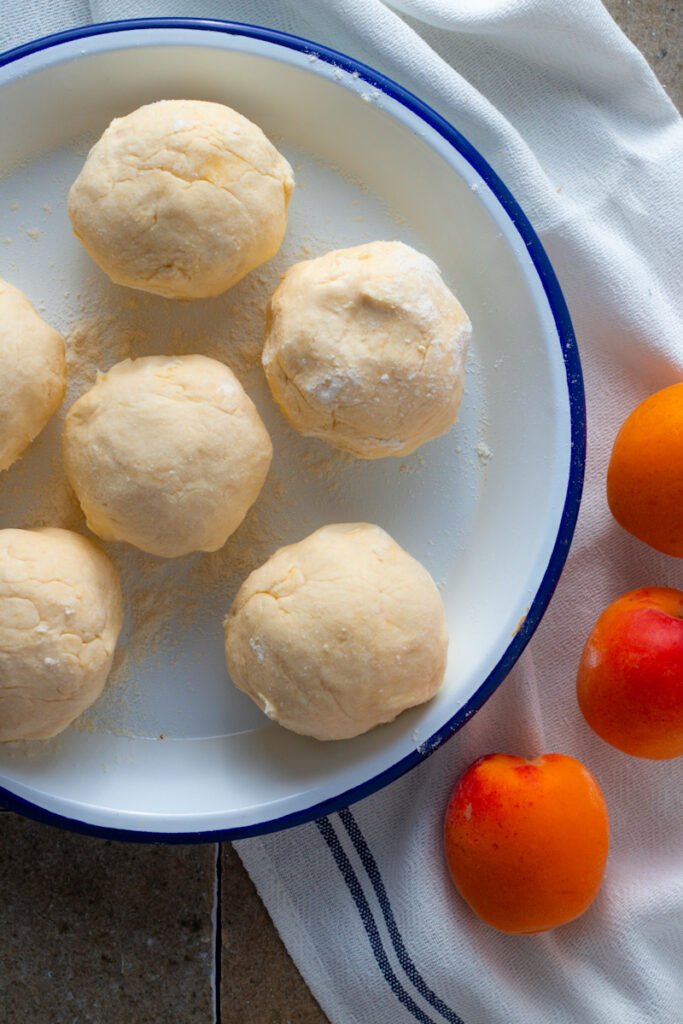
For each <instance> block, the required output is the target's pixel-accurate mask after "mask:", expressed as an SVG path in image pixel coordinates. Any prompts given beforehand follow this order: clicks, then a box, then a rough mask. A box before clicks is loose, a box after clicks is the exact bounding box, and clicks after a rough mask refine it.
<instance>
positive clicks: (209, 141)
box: [69, 100, 294, 299]
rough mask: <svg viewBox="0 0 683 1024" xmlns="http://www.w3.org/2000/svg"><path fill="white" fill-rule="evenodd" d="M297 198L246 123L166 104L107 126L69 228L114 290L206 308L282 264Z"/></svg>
mask: <svg viewBox="0 0 683 1024" xmlns="http://www.w3.org/2000/svg"><path fill="white" fill-rule="evenodd" d="M293 188H294V177H293V174H292V169H291V167H290V166H289V164H288V163H287V161H286V160H285V158H284V157H283V156H282V155H281V154H280V153H278V151H277V150H276V149H275V147H274V146H273V145H272V144H271V143H270V142H269V141H268V139H267V138H266V136H265V135H264V134H263V132H262V131H261V129H260V128H259V127H258V126H257V125H255V124H253V123H252V122H251V121H249V120H248V119H247V118H246V117H243V116H242V115H241V114H238V113H237V112H236V111H235V110H231V109H230V107H226V106H223V105H222V104H220V103H207V102H203V101H198V100H161V101H160V102H158V103H151V104H149V105H147V106H144V107H140V108H139V109H137V110H134V111H133V112H132V113H131V114H128V115H127V116H126V117H120V118H116V119H115V120H114V121H112V123H111V124H110V125H109V127H108V128H107V130H106V131H105V132H104V134H103V135H102V137H101V138H100V139H99V141H98V142H96V143H95V145H94V146H93V148H92V149H91V150H90V153H89V154H88V158H87V160H86V162H85V165H84V167H83V169H82V170H81V173H80V174H79V176H78V178H77V179H76V181H75V182H74V184H73V185H72V187H71V191H70V192H69V217H70V218H71V225H72V227H73V230H74V234H75V235H76V237H77V238H78V239H79V240H80V241H81V242H82V243H83V245H84V246H85V248H86V249H87V251H88V252H89V253H90V255H91V256H92V258H93V259H94V260H95V262H96V263H98V264H99V265H100V267H101V268H102V270H104V271H105V272H106V273H107V274H108V275H109V277H110V278H111V279H112V281H115V282H116V283H117V284H124V285H129V286H130V287H131V288H141V289H143V290H144V291H148V292H155V293H156V294H157V295H165V296H167V297H168V298H176V299H199V298H205V297H207V296H211V295H219V294H220V293H221V292H224V291H225V290H226V289H227V288H230V287H232V285H234V284H236V283H237V282H238V281H240V280H241V279H242V278H243V277H244V276H245V275H246V274H248V273H249V271H250V270H253V269H254V267H257V266H259V264H261V263H263V262H265V260H268V259H270V258H271V256H274V255H275V253H276V252H277V250H278V248H279V247H280V243H281V242H282V238H283V235H284V233H285V227H286V224H287V206H288V203H289V199H290V196H291V194H292V190H293Z"/></svg>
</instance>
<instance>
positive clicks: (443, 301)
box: [263, 242, 472, 459]
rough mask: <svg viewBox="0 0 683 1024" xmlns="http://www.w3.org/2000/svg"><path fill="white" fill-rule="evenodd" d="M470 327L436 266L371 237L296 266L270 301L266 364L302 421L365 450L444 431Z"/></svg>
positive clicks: (298, 424) (383, 450)
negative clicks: (353, 246) (355, 244)
mask: <svg viewBox="0 0 683 1024" xmlns="http://www.w3.org/2000/svg"><path fill="white" fill-rule="evenodd" d="M471 334H472V327H471V324H470V321H469V320H468V318H467V315H466V314H465V312H464V310H463V308H462V306H461V305H460V303H459V302H458V300H457V299H456V298H455V296H454V295H453V294H452V292H450V291H449V290H448V288H447V287H446V285H445V284H444V282H443V280H442V278H441V274H440V273H439V270H438V268H437V266H436V265H435V264H434V263H433V262H432V261H431V260H430V259H429V258H428V257H427V256H424V255H422V253H419V252H416V251H415V250H414V249H411V248H410V246H407V245H404V244H403V243H402V242H371V243H370V244H369V245H359V246H356V247H355V248H353V249H340V250H338V251H336V252H330V253H327V254H326V255H325V256H320V257H318V258H317V259H314V260H306V261H305V262H303V263H297V264H296V265H295V266H293V267H291V268H290V269H289V270H288V271H287V273H286V274H285V275H284V276H283V278H282V281H281V283H280V284H279V285H278V287H277V288H276V290H275V292H274V293H273V296H272V298H271V300H270V304H269V309H268V321H267V327H266V343H265V347H264V350H263V366H264V369H265V371H266V377H267V378H268V383H269V385H270V389H271V391H272V393H273V397H274V399H275V401H276V402H277V404H278V405H279V406H280V409H281V410H282V412H283V413H284V415H285V417H286V418H287V419H288V420H289V422H290V423H291V424H292V426H293V427H295V428H296V429H297V430H299V431H301V433H302V434H307V435H310V436H313V437H319V438H322V440H323V441H328V442H329V443H330V444H332V445H334V446H335V448H342V449H345V450H346V451H350V452H353V454H354V455H357V456H358V457H359V458H362V459H379V458H382V457H383V456H385V455H407V454H408V453H409V452H412V451H414V450H415V448H417V447H419V445H421V444H424V443H425V441H430V440H431V439H432V438H434V437H438V436H439V434H443V433H445V431H447V430H448V429H449V428H450V427H451V426H452V425H453V423H454V422H455V420H456V417H457V414H458V409H459V407H460V401H461V399H462V394H463V388H464V375H465V355H466V353H467V346H468V344H469V340H470V337H471Z"/></svg>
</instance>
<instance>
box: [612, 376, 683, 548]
mask: <svg viewBox="0 0 683 1024" xmlns="http://www.w3.org/2000/svg"><path fill="white" fill-rule="evenodd" d="M607 503H608V505H609V507H610V509H611V512H612V515H613V516H614V518H615V519H616V521H617V522H618V523H619V524H620V525H621V526H623V528H624V529H625V530H627V531H628V532H629V533H632V534H633V536H634V537H637V538H638V539H639V540H642V541H644V543H645V544H649V545H650V547H653V548H655V549H656V550H657V551H663V552H664V554H667V555H675V556H676V557H678V558H683V383H680V384H672V385H671V386H670V387H668V388H664V389H663V390H662V391H657V392H656V393H655V394H654V395H651V396H650V397H649V398H646V399H645V401H644V402H641V403H640V405H638V406H636V408H635V409H634V410H633V412H632V413H631V415H630V416H629V417H628V418H627V419H626V421H625V422H624V424H623V426H622V427H621V430H620V431H619V433H618V434H617V436H616V440H615V442H614V447H613V449H612V455H611V458H610V462H609V468H608V470H607Z"/></svg>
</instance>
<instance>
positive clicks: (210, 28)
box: [0, 18, 586, 843]
mask: <svg viewBox="0 0 683 1024" xmlns="http://www.w3.org/2000/svg"><path fill="white" fill-rule="evenodd" d="M148 29H153V30H159V29H181V30H183V31H187V30H191V31H201V32H215V33H221V34H223V35H230V36H245V37H247V38H250V39H258V40H260V41H262V42H267V43H274V44H276V45H278V46H282V47H285V48H287V49H289V50H297V51H298V52H300V53H304V54H307V55H310V56H315V57H317V58H318V59H319V60H322V61H325V62H326V63H328V64H331V65H333V66H334V67H339V68H343V69H344V70H346V71H349V72H350V73H354V72H355V73H357V75H358V76H359V77H360V78H362V79H363V80H364V81H366V82H367V83H368V84H369V85H372V86H374V87H375V88H377V89H379V90H381V91H382V92H384V93H386V94H387V95H388V96H390V97H391V98H392V99H394V100H397V101H398V102H399V103H401V104H402V105H403V106H404V107H407V108H408V110H410V111H411V112H412V113H413V114H416V115H417V116H418V117H419V118H421V119H422V120H423V121H425V122H426V123H427V124H428V125H429V126H430V127H431V128H433V129H434V130H435V131H436V132H437V133H438V134H439V135H441V136H442V138H444V139H445V140H446V141H447V142H448V143H450V145H451V146H452V147H453V148H454V149H456V150H457V151H458V152H459V153H460V154H461V156H463V157H464V158H465V159H466V160H467V162H468V163H469V164H470V165H471V166H472V167H473V168H474V169H475V170H476V171H477V173H478V174H479V175H480V176H481V178H482V179H483V180H484V181H485V182H486V184H487V185H488V187H489V188H490V189H491V191H492V192H493V194H494V195H495V196H496V198H497V199H498V202H499V203H500V205H501V206H502V207H503V209H504V210H505V212H506V213H507V215H508V217H509V218H510V220H511V221H512V223H513V224H514V226H515V228H516V229H517V231H518V233H519V235H520V236H521V238H522V239H523V241H524V243H525V245H526V247H527V250H528V252H529V256H530V257H531V260H532V262H533V264H534V267H535V269H536V273H537V274H538V277H539V280H540V281H541V284H542V286H543V289H544V291H545V294H546V298H547V299H548V303H549V305H550V309H551V312H552V315H553V319H554V321H555V326H556V328H557V333H558V337H559V341H560V346H561V349H562V355H563V358H564V364H565V371H566V375H567V387H568V392H569V411H570V422H571V431H570V443H571V454H570V466H569V480H568V484H567V494H566V498H565V503H564V508H563V510H562V517H561V520H560V525H559V529H558V532H557V537H556V540H555V544H554V547H553V551H552V554H551V556H550V559H549V561H548V565H547V568H546V571H545V573H544V575H543V579H542V580H541V583H540V585H539V587H538V590H537V591H536V596H535V597H534V600H533V601H532V603H531V605H530V606H529V610H528V611H527V613H526V616H525V617H524V620H523V622H522V623H521V625H520V627H519V629H518V630H517V632H516V633H515V635H514V636H513V638H512V640H511V642H510V643H509V645H508V647H507V648H506V650H505V653H504V654H503V656H502V658H501V659H500V660H499V662H498V663H497V665H496V666H495V668H494V669H493V670H492V671H491V672H490V673H489V675H488V676H487V677H486V679H484V681H483V682H482V684H481V685H480V686H479V688H478V690H477V691H476V693H474V694H473V695H472V697H470V699H469V700H468V701H467V702H466V703H465V704H464V705H463V706H462V707H461V708H460V710H459V711H457V712H456V714H455V715H453V717H452V718H450V719H449V720H448V721H447V722H446V723H445V724H444V725H443V726H442V727H441V728H440V729H438V730H437V732H436V733H434V734H433V735H432V736H431V737H430V738H429V739H428V740H427V741H426V742H425V743H424V744H422V745H421V748H420V750H416V751H414V752H413V753H411V754H408V755H407V756H406V757H404V758H402V759H401V760H400V761H397V762H396V763H395V764H394V765H392V766H391V767H390V768H387V769H385V770H384V771H383V772H380V773H379V775H375V776H374V777H373V778H372V779H368V780H367V781H366V782H363V783H361V784H359V785H357V786H354V787H352V788H351V789H349V790H346V791H345V792H344V793H340V794H339V795H337V796H335V797H330V798H329V799H327V800H323V801H321V802H320V803H317V804H314V805H313V806H311V807H309V808H306V809H304V810H300V811H295V812H292V813H290V814H286V815H283V816H282V817H279V818H273V819H271V820H270V821H264V822H261V823H259V824H256V825H247V826H238V827H233V828H223V829H215V830H210V831H202V832H147V831H145V832H141V831H137V830H133V829H125V828H113V827H109V826H105V825H95V824H90V823H89V822H85V821H80V820H79V819H78V818H69V817H65V816H64V815H61V814H57V813H55V812H53V811H48V810H46V809H45V808H43V807H40V806H39V805H37V804H33V803H31V802H30V801H29V800H25V799H23V797H19V796H17V795H16V794H14V793H12V792H10V791H9V790H6V789H3V788H2V787H0V804H4V806H5V808H6V809H7V810H11V811H16V812H17V813H19V814H22V815H24V816H26V817H28V818H33V819H35V820H37V821H42V822H45V823H47V824H51V825H56V826H58V827H60V828H65V829H69V830H70V831H72V832H81V833H83V834H85V835H93V836H100V837H102V838H106V839H119V840H125V841H127V842H138V843H159V842H163V843H208V842H217V841H220V840H227V839H230V840H233V839H246V838H248V837H250V836H256V835H265V834H266V833H268V832H277V831H280V830H282V829H286V828H292V827H294V826H296V825H303V824H305V823H307V822H310V821H313V820H314V819H317V818H321V817H324V816H325V815H327V814H331V813H333V812H334V811H338V810H340V809H342V808H344V807H347V806H348V805H349V804H352V803H355V802H356V801H358V800H362V799H363V798H364V797H366V796H370V794H372V793H375V792H376V791H377V790H379V789H382V788H383V787H384V786H386V785H388V784H389V783H390V782H393V781H394V780H395V779H398V778H399V777H400V776H401V775H404V774H405V773H406V772H408V771H410V769H411V768H414V767H415V766H416V765H417V764H419V763H420V762H421V761H423V760H425V759H426V758H427V757H428V756H429V755H430V754H432V753H433V752H434V751H435V750H437V749H438V748H439V747H440V746H441V745H442V744H443V743H445V742H446V740H448V739H450V737H451V736H453V734H454V733H455V732H457V730H458V729H461V728H462V726H463V725H464V724H465V723H466V722H467V721H468V720H469V719H470V718H471V717H472V715H473V714H474V713H475V712H476V711H478V710H479V708H481V706H482V705H483V704H484V703H485V701H486V700H488V698H489V697H490V696H491V694H492V693H493V692H494V690H496V689H497V688H498V686H499V685H500V684H501V683H502V681H503V680H504V679H505V677H506V676H507V674H508V673H509V672H510V670H511V669H512V667H513V665H514V664H515V662H516V661H517V659H518V658H519V656H520V654H521V653H522V651H523V650H524V648H525V647H526V645H527V643H528V642H529V640H530V639H531V637H532V635H533V633H534V631H535V629H536V627H537V626H538V624H539V622H540V621H541V618H542V617H543V614H544V612H545V610H546V608H547V606H548V603H549V601H550V599H551V597H552V595H553V592H554V590H555V587H556V585H557V582H558V580H559V578H560V574H561V572H562V569H563V568H564V564H565V562H566V559H567V555H568V553H569V547H570V545H571V541H572V537H573V535H574V528H575V526H576V519H577V516H578V513H579V504H580V501H581V491H582V488H583V475H584V467H585V457H586V407H585V398H584V388H583V376H582V373H581V363H580V360H579V352H578V348H577V344H576V338H575V336H574V329H573V327H572V322H571V318H570V316H569V310H568V309H567V304H566V302H565V300H564V296H563V294H562V291H561V289H560V285H559V283H558V280H557V278H556V276H555V272H554V270H553V268H552V266H551V264H550V260H549V259H548V257H547V255H546V253H545V250H544V249H543V246H542V245H541V243H540V241H539V239H538V237H537V235H536V233H535V231H534V230H533V228H532V227H531V224H530V223H529V221H528V219H527V217H526V216H525V214H524V213H523V212H522V209H521V207H520V206H519V204H518V203H517V201H516V200H515V199H514V197H513V196H512V194H511V193H510V192H509V190H508V189H507V188H506V187H505V185H504V184H503V182H502V181H501V180H500V178H499V177H498V175H497V174H496V173H495V171H494V170H493V169H492V168H491V167H490V166H489V164H488V163H487V162H486V160H485V159H484V158H483V157H482V156H481V154H480V153H478V152H477V150H476V149H475V148H474V147H473V146H472V144H471V143H470V142H468V141H467V139H466V138H464V136H463V135H461V134H460V132H459V131H458V130H457V129H456V128H454V127H453V126H452V125H451V124H450V123H449V122H448V121H446V120H445V119H444V118H443V117H441V115H440V114H437V113H436V111H435V110H433V109H432V108H431V107H429V106H427V104H426V103H423V102H422V100H420V99H418V97H417V96H415V95H414V94H413V93H411V92H409V91H408V90H407V89H404V88H403V87H402V86H400V85H398V84H397V83H396V82H394V81H393V80H392V79H390V78H387V77H386V76H385V75H382V74H380V73H379V72H378V71H374V70H373V69H372V68H370V67H368V66H367V65H366V64H362V63H361V62H359V61H357V60H354V59H353V58H352V57H347V56H345V55H344V54H342V53H338V52H337V51H336V50H332V49H330V48H329V47H326V46H321V45H319V44H317V43H314V42H311V41H310V40H307V39H303V38H301V37H300V36H293V35H289V34H288V33H285V32H279V31H276V30H274V29H269V28H263V27H261V26H258V25H248V24H243V23H241V22H233V21H216V20H208V19H194V18H140V19H130V20H126V21H112V22H105V23H102V24H96V25H86V26H83V27H82V28H75V29H70V30H68V31H66V32H58V33H56V34H54V35H50V36H44V37H43V38H41V39H36V40H34V41H33V42H30V43H26V44H24V45H23V46H18V47H16V48H15V49H12V50H8V51H7V52H5V53H4V54H0V67H4V66H5V65H7V64H11V63H13V62H15V61H17V60H21V59H22V58H23V57H27V56H29V55H31V54H34V53H39V52H40V51H42V50H47V49H50V48H51V47H54V46H59V45H60V44H62V43H67V42H73V41H74V40H78V39H85V38H88V37H90V36H100V35H108V34H110V33H115V32H131V31H138V30H148Z"/></svg>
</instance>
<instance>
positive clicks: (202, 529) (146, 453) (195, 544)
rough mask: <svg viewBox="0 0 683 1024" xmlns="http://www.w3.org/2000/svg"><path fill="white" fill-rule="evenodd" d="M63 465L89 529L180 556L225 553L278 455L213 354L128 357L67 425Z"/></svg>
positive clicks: (76, 406)
mask: <svg viewBox="0 0 683 1024" xmlns="http://www.w3.org/2000/svg"><path fill="white" fill-rule="evenodd" d="M62 449H63V455H64V466H65V469H66V473H67V476H68V478H69V481H70V483H71V486H72V487H73V489H74V491H75V492H76V497H77V498H78V500H79V502H80V504H81V508H82V509H83V512H84V513H85V518H86V522H87V524H88V526H89V527H90V529H91V530H92V531H93V533H96V534H97V536H98V537H101V538H102V539H103V540H123V541H127V542H128V543H129V544H134V545H135V547H138V548H141V549H142V550H143V551H147V552H149V553H150V554H152V555H161V556H163V557H164V558H174V557H176V556H178V555H186V554H188V553H189V552H190V551H216V550H217V549H218V548H220V547H222V546H223V545H224V544H225V542H226V540H227V539H228V537H229V536H230V534H231V533H233V532H234V531H235V530H236V529H237V527H238V526H239V525H240V523H241V522H242V520H243V519H244V517H245V515H246V514H247V511H248V510H249V508H250V507H251V505H252V504H253V503H254V501H256V498H257V497H258V494H259V491H260V490H261V487H262V486H263V482H264V480H265V478H266V474H267V473H268V468H269V466H270V460H271V458H272V454H273V449H272V446H271V443H270V438H269V436H268V432H267V430H266V428H265V427H264V425H263V423H262V422H261V419H260V417H259V414H258V413H257V411H256V407H255V406H254V404H253V402H252V401H251V399H250V398H249V397H248V395H247V394H246V393H245V391H244V389H243V388H242V385H241V384H240V382H239V381H238V380H237V377H235V375H234V373H233V372H232V370H230V369H228V367H227V366H225V365H224V364H223V363H219V362H217V361H216V360H215V359H207V358H206V356H196V355H193V356H149V357H147V358H144V359H134V360H131V359H126V360H125V361H124V362H122V363H117V364H116V366H113V367H112V368H111V370H109V372H108V373H104V374H100V376H99V377H98V378H97V382H96V383H95V385H94V387H92V388H91V389H90V391H87V392H86V393H85V394H84V395H81V397H80V398H79V399H78V401H77V402H75V404H74V405H73V406H72V407H71V409H70V410H69V413H68V415H67V417H66V421H65V423H64V435H63V444H62Z"/></svg>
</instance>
